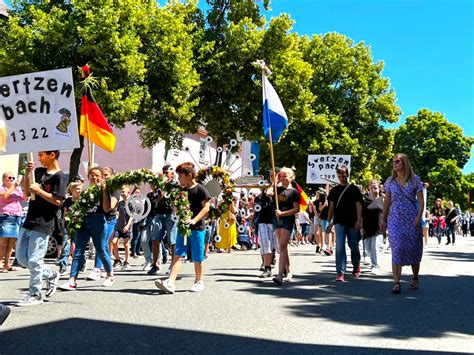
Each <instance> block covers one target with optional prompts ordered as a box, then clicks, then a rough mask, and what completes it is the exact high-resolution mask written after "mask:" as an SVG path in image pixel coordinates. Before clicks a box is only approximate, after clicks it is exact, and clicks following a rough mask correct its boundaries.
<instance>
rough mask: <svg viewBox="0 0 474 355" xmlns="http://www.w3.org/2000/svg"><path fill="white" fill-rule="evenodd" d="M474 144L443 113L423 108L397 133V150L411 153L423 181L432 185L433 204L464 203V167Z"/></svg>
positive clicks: (465, 187)
mask: <svg viewBox="0 0 474 355" xmlns="http://www.w3.org/2000/svg"><path fill="white" fill-rule="evenodd" d="M473 143H474V139H473V138H472V137H466V136H464V134H463V131H462V129H461V128H460V127H459V126H457V125H455V124H453V123H450V122H448V120H447V119H446V118H445V117H444V115H443V114H442V113H439V112H431V111H430V110H428V109H421V110H419V111H418V113H417V114H416V115H415V116H410V117H408V118H407V119H406V123H405V124H403V125H401V126H400V128H399V129H398V130H397V131H396V133H395V146H394V151H395V152H402V153H405V154H407V155H408V156H409V158H410V160H411V162H412V164H413V166H414V168H415V171H416V173H417V174H418V175H420V177H421V179H422V181H428V182H429V183H430V188H429V195H430V196H429V200H430V201H432V200H433V199H435V198H436V197H442V198H448V199H452V200H455V201H458V202H460V203H464V201H465V200H466V199H465V197H464V195H465V194H466V191H467V190H468V187H467V182H466V181H464V179H463V176H462V168H463V167H464V165H465V164H466V163H467V162H468V160H469V158H470V156H471V146H472V144H473Z"/></svg>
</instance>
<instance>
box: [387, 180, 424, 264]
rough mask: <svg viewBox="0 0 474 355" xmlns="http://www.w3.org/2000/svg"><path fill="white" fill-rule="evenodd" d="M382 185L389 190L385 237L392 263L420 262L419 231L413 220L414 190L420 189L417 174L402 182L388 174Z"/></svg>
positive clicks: (415, 213) (414, 207)
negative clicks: (386, 233)
mask: <svg viewBox="0 0 474 355" xmlns="http://www.w3.org/2000/svg"><path fill="white" fill-rule="evenodd" d="M384 189H385V191H387V192H390V195H391V204H390V210H389V212H388V223H387V230H388V239H389V241H390V247H391V249H392V263H393V264H395V265H413V264H418V263H420V262H421V257H422V255H423V231H422V229H421V226H417V227H415V226H414V225H413V222H414V221H415V218H416V216H417V214H418V201H417V199H416V193H417V192H420V191H422V190H423V185H422V183H421V181H420V178H419V177H418V176H416V175H415V178H414V179H413V180H411V181H408V182H407V183H406V184H404V185H403V186H401V185H399V184H398V182H397V181H396V180H395V179H394V178H388V179H387V181H386V182H385V184H384Z"/></svg>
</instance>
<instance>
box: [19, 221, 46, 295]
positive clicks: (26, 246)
mask: <svg viewBox="0 0 474 355" xmlns="http://www.w3.org/2000/svg"><path fill="white" fill-rule="evenodd" d="M48 238H49V235H48V234H47V233H41V232H38V231H34V230H30V229H25V228H21V229H20V235H19V237H18V241H17V242H16V251H15V255H16V258H17V260H18V262H19V263H20V264H21V265H23V266H24V267H27V268H28V270H30V287H29V292H30V295H38V294H40V293H41V288H42V286H41V284H42V281H43V280H44V279H47V278H49V277H51V276H53V275H54V273H53V271H52V270H49V269H48V268H47V267H45V266H44V265H43V258H44V255H45V254H46V250H47V248H48Z"/></svg>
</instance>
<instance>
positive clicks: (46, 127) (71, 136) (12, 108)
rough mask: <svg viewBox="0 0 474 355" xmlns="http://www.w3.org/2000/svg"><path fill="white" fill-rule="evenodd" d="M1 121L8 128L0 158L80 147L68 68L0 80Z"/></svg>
mask: <svg viewBox="0 0 474 355" xmlns="http://www.w3.org/2000/svg"><path fill="white" fill-rule="evenodd" d="M0 119H3V120H4V121H5V123H6V125H7V150H6V152H0V154H16V153H27V152H40V151H48V150H70V149H74V148H77V147H79V136H78V131H77V119H76V104H75V99H74V86H73V80H72V71H71V68H66V69H58V70H50V71H43V72H36V73H28V74H21V75H15V76H7V77H3V78H0Z"/></svg>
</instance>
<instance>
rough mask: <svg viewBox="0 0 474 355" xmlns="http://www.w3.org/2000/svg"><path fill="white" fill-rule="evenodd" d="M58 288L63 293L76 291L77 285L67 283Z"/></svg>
mask: <svg viewBox="0 0 474 355" xmlns="http://www.w3.org/2000/svg"><path fill="white" fill-rule="evenodd" d="M58 288H59V289H60V290H63V291H76V288H77V284H76V283H75V282H71V281H67V282H65V283H63V284H62V285H61V286H59V287H58Z"/></svg>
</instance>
